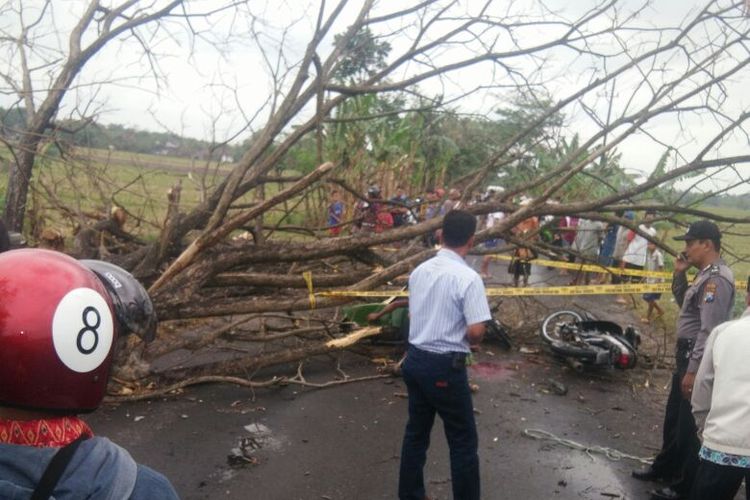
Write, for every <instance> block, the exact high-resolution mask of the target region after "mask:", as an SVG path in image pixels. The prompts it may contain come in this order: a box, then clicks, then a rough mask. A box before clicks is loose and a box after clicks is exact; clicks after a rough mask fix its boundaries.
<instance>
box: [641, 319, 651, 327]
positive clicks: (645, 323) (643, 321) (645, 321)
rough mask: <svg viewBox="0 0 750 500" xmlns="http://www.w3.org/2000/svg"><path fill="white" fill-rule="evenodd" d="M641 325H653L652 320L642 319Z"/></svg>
mask: <svg viewBox="0 0 750 500" xmlns="http://www.w3.org/2000/svg"><path fill="white" fill-rule="evenodd" d="M641 323H643V324H644V325H648V324H649V323H651V320H650V319H648V318H641Z"/></svg>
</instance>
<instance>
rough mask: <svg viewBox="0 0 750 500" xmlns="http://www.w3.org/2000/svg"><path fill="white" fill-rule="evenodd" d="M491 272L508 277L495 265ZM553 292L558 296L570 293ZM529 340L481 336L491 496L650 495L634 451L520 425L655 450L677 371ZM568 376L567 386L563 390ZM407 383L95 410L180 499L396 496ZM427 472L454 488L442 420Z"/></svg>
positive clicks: (310, 372)
mask: <svg viewBox="0 0 750 500" xmlns="http://www.w3.org/2000/svg"><path fill="white" fill-rule="evenodd" d="M493 270H494V271H495V273H496V274H497V276H498V280H502V279H504V278H503V277H502V276H500V275H501V274H502V273H503V270H502V268H501V267H500V266H493ZM536 272H537V274H535V276H532V280H531V281H532V283H534V282H542V281H549V280H548V276H547V277H545V273H546V271H545V270H537V271H536ZM537 278H538V279H537ZM550 300H553V299H550ZM554 300H557V301H559V302H558V304H557V305H559V306H562V305H570V303H571V301H570V300H567V299H564V298H556V299H554ZM585 300H586V306H588V307H591V308H595V309H596V310H597V311H598V312H599V313H600V314H603V315H608V316H612V317H614V318H615V319H616V320H617V321H627V320H628V312H627V311H625V310H623V309H622V308H620V306H617V305H616V304H614V301H613V299H612V297H596V298H586V299H585ZM553 305H554V304H553ZM600 317H601V316H600ZM523 342H524V345H523V347H525V349H524V351H526V352H525V353H522V352H520V351H519V350H518V348H519V347H521V345H516V350H514V351H513V352H512V353H505V352H503V351H501V350H500V349H499V348H498V347H497V346H494V345H492V344H486V345H484V346H483V351H482V352H481V353H480V354H479V355H478V357H477V359H478V361H479V363H478V364H477V365H475V366H474V367H472V368H471V376H472V379H473V381H474V382H475V383H476V384H478V385H479V390H478V392H476V393H475V395H474V404H475V408H476V412H477V415H476V417H477V424H478V430H479V441H480V446H479V455H480V461H481V476H482V491H483V495H482V496H483V498H486V499H547V498H555V499H558V498H559V499H598V500H601V499H605V500H606V499H608V498H648V494H647V491H648V489H649V488H652V487H654V485H651V484H647V483H641V482H638V481H636V480H634V479H632V478H631V477H630V471H631V470H632V469H633V468H637V467H640V464H639V463H638V462H636V461H634V460H631V459H619V460H618V459H614V458H612V457H610V458H608V457H607V456H605V455H604V454H601V453H596V452H586V451H582V450H579V449H573V448H570V447H567V446H564V445H562V444H560V443H559V441H557V440H555V439H534V438H531V437H527V436H526V435H525V432H527V431H529V430H537V431H544V432H547V433H551V434H552V435H554V436H557V437H559V438H562V439H568V440H573V441H575V442H578V443H581V444H582V445H584V446H586V447H592V448H593V447H606V448H610V449H611V450H619V451H620V452H623V453H627V454H632V455H634V456H639V457H648V456H650V455H653V454H654V453H655V450H656V449H657V447H658V446H659V444H660V434H661V431H660V426H661V418H662V411H663V403H664V401H665V399H666V389H665V387H664V386H665V383H666V380H667V378H668V371H667V370H665V369H649V370H647V369H645V368H643V367H639V368H636V369H634V370H630V371H626V372H624V371H596V372H587V373H584V374H577V373H575V372H573V371H572V370H570V369H569V368H568V367H567V366H566V365H565V364H564V363H563V362H561V361H559V360H556V359H554V358H552V356H551V355H550V354H549V353H547V352H546V351H544V350H543V349H541V347H542V346H541V345H539V344H538V343H535V341H533V340H530V341H526V340H524V341H523ZM529 351H530V352H529ZM341 363H342V364H341V367H342V369H343V371H344V372H345V373H346V374H347V375H349V376H352V377H356V376H361V375H371V374H373V373H374V367H373V364H372V363H371V362H370V360H368V359H366V358H363V357H361V356H355V355H345V356H343V357H342V358H341ZM335 374H336V371H335V361H334V360H333V359H331V358H327V357H324V358H322V359H320V360H317V361H316V362H313V363H310V364H308V365H307V367H306V371H305V375H306V377H307V379H308V380H310V381H326V380H330V379H331V378H332V377H333V376H335ZM551 381H552V382H551ZM560 385H563V386H565V388H566V389H567V393H566V394H565V395H558V394H557V393H556V389H559V386H560ZM405 394H406V389H405V386H404V384H403V382H402V381H401V379H398V378H388V379H379V380H374V381H369V382H357V383H352V384H347V385H343V386H339V387H336V388H332V389H323V390H313V389H309V388H304V387H300V386H287V387H278V388H272V389H263V390H258V391H252V390H250V389H247V388H241V387H236V386H232V385H210V386H198V387H193V388H189V389H187V390H185V391H184V392H183V393H181V394H178V395H175V396H170V397H169V398H165V399H163V400H157V401H152V402H139V403H129V404H121V405H117V406H106V407H104V408H103V409H101V410H99V411H97V412H96V413H95V414H93V415H90V416H88V417H87V420H88V421H89V422H90V423H91V425H92V427H93V429H94V431H95V432H96V433H97V434H100V435H105V436H108V437H110V438H111V439H112V440H114V441H115V442H117V443H119V444H121V445H123V446H125V447H126V448H128V449H129V450H130V451H131V453H132V454H133V456H134V457H135V458H136V459H137V460H138V461H140V462H142V463H145V464H148V465H150V466H152V467H154V468H155V469H157V470H160V471H162V472H163V473H165V474H166V475H167V476H168V477H169V478H170V479H171V480H172V482H173V484H174V485H175V487H176V488H177V490H178V492H179V493H180V495H181V496H182V498H184V499H215V498H226V499H261V500H264V499H280V500H291V499H306V500H308V499H329V500H343V499H347V500H349V499H365V500H369V499H381V498H382V499H386V498H388V499H393V498H396V485H397V479H398V464H399V453H400V446H401V438H402V435H403V429H404V425H405V423H406V417H407V409H406V405H407V401H406V399H405V397H404V396H405ZM233 449H234V452H233ZM240 449H242V450H244V451H239V450H240ZM237 453H241V454H243V456H245V459H242V460H240V461H239V462H241V463H239V464H237V463H236V462H237V460H233V459H230V458H228V457H229V456H231V455H233V454H234V455H236V454H237ZM233 462H234V463H233ZM426 480H427V484H428V488H429V494H430V495H431V496H432V497H433V498H435V499H449V498H451V485H450V472H449V462H448V450H447V446H446V442H445V438H444V437H443V433H442V424H441V423H440V422H439V419H438V420H437V421H436V426H435V428H434V430H433V437H432V446H431V448H430V450H429V454H428V465H427V468H426Z"/></svg>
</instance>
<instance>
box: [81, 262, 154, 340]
mask: <svg viewBox="0 0 750 500" xmlns="http://www.w3.org/2000/svg"><path fill="white" fill-rule="evenodd" d="M79 262H80V263H81V264H83V265H84V266H86V267H87V268H89V269H90V270H92V271H93V272H94V274H96V275H97V276H98V277H99V279H100V280H101V281H102V283H104V287H105V288H106V289H107V292H108V293H109V298H110V299H111V300H112V304H113V306H114V308H115V320H116V322H117V326H118V328H117V332H118V334H119V335H127V334H129V333H135V334H136V335H138V336H139V337H140V338H141V339H142V340H144V341H145V342H151V341H152V340H154V337H155V336H156V323H157V320H156V312H155V311H154V305H153V304H152V302H151V298H150V297H149V296H148V292H146V289H145V288H143V285H141V284H140V283H139V282H138V280H136V279H135V278H134V277H133V275H132V274H130V273H129V272H127V271H126V270H125V269H123V268H121V267H118V266H116V265H114V264H111V263H109V262H104V261H102V260H88V259H84V260H80V261H79Z"/></svg>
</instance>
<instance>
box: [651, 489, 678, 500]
mask: <svg viewBox="0 0 750 500" xmlns="http://www.w3.org/2000/svg"><path fill="white" fill-rule="evenodd" d="M650 493H651V498H652V499H653V500H681V499H684V498H686V497H684V496H682V494H680V493H678V492H677V491H675V490H673V489H672V488H670V487H669V486H665V487H664V488H659V489H658V490H651V491H650Z"/></svg>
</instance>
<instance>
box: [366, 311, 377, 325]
mask: <svg viewBox="0 0 750 500" xmlns="http://www.w3.org/2000/svg"><path fill="white" fill-rule="evenodd" d="M379 319H380V315H379V314H378V313H370V314H368V315H367V322H368V323H375V322H376V321H377V320H379Z"/></svg>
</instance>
